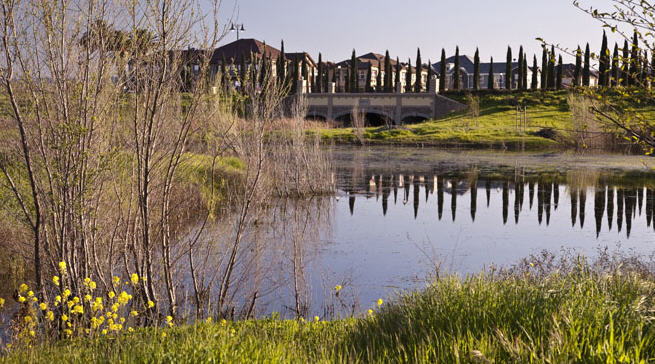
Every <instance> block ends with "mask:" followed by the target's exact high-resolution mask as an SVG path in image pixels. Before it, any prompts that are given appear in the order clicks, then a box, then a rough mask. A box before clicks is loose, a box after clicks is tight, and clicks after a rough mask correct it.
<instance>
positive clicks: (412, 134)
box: [311, 91, 571, 149]
mask: <svg viewBox="0 0 655 364" xmlns="http://www.w3.org/2000/svg"><path fill="white" fill-rule="evenodd" d="M567 94H568V93H567V91H548V92H524V93H508V94H502V93H498V94H481V95H480V116H479V118H478V124H477V126H476V123H475V121H474V120H473V119H472V118H471V117H470V116H469V115H468V113H467V112H460V113H456V114H452V115H448V116H446V117H444V118H441V119H438V120H428V121H425V122H422V123H419V124H409V125H405V126H403V127H402V128H399V129H394V130H391V131H389V130H387V129H386V128H366V129H365V131H364V133H363V135H364V138H365V142H366V143H370V144H404V145H412V144H414V145H415V144H423V145H438V146H453V147H493V148H504V147H507V148H517V147H525V148H526V149H553V148H565V147H567V146H568V141H567V138H568V130H569V129H570V119H571V113H570V111H569V108H568V104H567ZM446 96H452V97H453V98H455V99H457V100H458V101H460V102H463V103H465V102H466V101H465V98H464V97H462V95H446ZM517 101H518V102H521V103H523V104H525V105H527V109H528V128H527V130H526V131H525V132H523V131H520V130H517V129H516V127H515V123H516V106H514V105H515V104H516V102H517ZM543 128H553V129H555V130H556V131H557V133H558V134H559V138H556V139H557V140H554V139H549V138H544V137H541V136H538V135H536V133H537V132H538V131H539V130H541V129H543ZM311 133H312V134H313V133H317V134H318V135H319V136H320V137H321V138H322V140H324V141H326V142H330V141H334V142H337V143H355V142H358V140H357V138H356V137H355V134H354V133H353V130H352V129H351V128H341V129H316V130H312V131H311Z"/></svg>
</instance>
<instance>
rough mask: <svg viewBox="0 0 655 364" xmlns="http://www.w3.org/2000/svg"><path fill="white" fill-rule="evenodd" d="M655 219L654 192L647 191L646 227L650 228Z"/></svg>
mask: <svg viewBox="0 0 655 364" xmlns="http://www.w3.org/2000/svg"><path fill="white" fill-rule="evenodd" d="M652 218H653V191H652V190H646V226H648V227H650V220H651V219H652Z"/></svg>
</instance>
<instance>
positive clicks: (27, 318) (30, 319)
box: [25, 316, 32, 324]
mask: <svg viewBox="0 0 655 364" xmlns="http://www.w3.org/2000/svg"><path fill="white" fill-rule="evenodd" d="M25 322H26V323H28V324H29V323H30V322H32V316H25Z"/></svg>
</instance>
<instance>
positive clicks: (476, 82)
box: [473, 48, 480, 90]
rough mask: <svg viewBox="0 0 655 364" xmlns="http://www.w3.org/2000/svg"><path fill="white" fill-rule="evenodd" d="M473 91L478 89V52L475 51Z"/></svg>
mask: <svg viewBox="0 0 655 364" xmlns="http://www.w3.org/2000/svg"><path fill="white" fill-rule="evenodd" d="M473 89H474V90H479V89H480V51H479V50H478V48H476V49H475V56H474V57H473Z"/></svg>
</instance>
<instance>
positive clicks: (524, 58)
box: [521, 52, 528, 90]
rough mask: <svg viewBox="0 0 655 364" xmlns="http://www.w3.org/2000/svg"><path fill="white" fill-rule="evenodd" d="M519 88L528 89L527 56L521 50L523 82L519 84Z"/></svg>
mask: <svg viewBox="0 0 655 364" xmlns="http://www.w3.org/2000/svg"><path fill="white" fill-rule="evenodd" d="M521 89H522V90H527V89H528V57H527V54H526V53H525V52H523V84H522V85H521Z"/></svg>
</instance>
